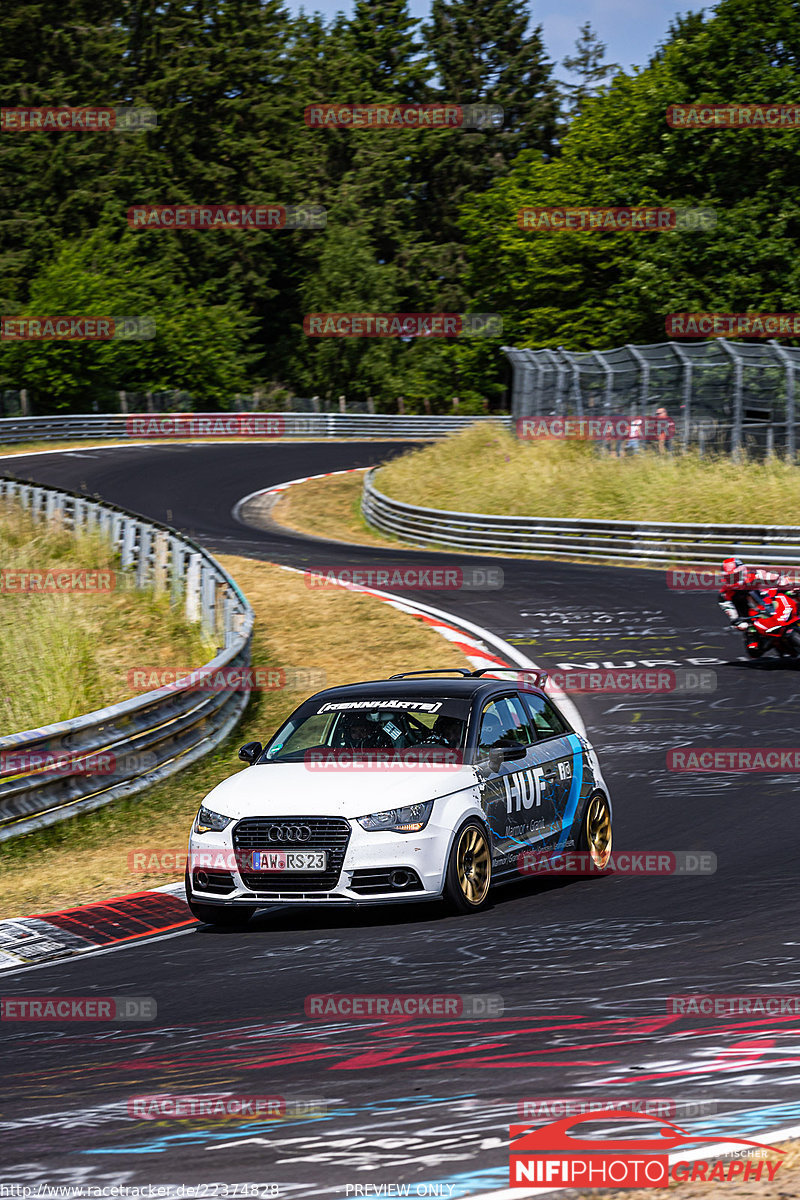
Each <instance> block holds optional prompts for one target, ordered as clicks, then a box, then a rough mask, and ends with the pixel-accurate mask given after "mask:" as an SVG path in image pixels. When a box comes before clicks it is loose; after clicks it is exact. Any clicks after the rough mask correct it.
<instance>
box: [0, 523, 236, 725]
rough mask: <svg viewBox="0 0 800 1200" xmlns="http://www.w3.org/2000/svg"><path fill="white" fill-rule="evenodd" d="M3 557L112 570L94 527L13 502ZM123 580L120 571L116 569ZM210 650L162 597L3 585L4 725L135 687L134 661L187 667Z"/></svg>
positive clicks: (118, 696) (95, 702)
mask: <svg viewBox="0 0 800 1200" xmlns="http://www.w3.org/2000/svg"><path fill="white" fill-rule="evenodd" d="M0 566H2V567H3V568H7V569H11V570H17V571H47V570H51V569H58V568H73V569H87V570H94V569H96V568H107V569H110V570H112V571H115V570H116V568H117V566H118V564H117V561H116V556H115V554H114V551H113V549H112V547H111V546H110V545H109V544H108V543H107V542H105V541H104V540H103V539H101V538H100V537H99V536H96V535H86V534H81V535H79V536H78V537H73V536H72V534H71V533H69V532H67V531H66V530H63V529H60V528H58V527H57V526H54V525H50V524H44V523H42V522H33V521H31V520H30V518H29V517H28V516H27V515H26V514H25V513H24V512H23V511H22V509H21V508H20V507H19V506H18V505H16V504H9V505H4V506H2V507H0ZM116 578H117V580H118V581H119V580H120V576H119V575H117V576H116ZM213 652H214V648H213V646H212V645H211V643H210V642H208V641H207V640H206V639H205V638H203V637H202V636H201V634H200V630H199V626H195V625H187V624H186V623H185V621H184V620H183V616H182V613H181V611H180V610H173V609H171V608H170V606H169V601H168V600H167V599H166V598H158V599H157V598H156V597H154V596H153V595H152V594H151V593H149V592H141V591H139V592H137V591H133V590H132V589H130V588H127V587H122V586H119V582H118V586H117V587H116V588H115V589H114V591H111V592H103V593H97V594H95V595H93V594H90V593H86V594H83V593H79V592H73V593H68V592H54V593H47V592H44V593H38V592H36V593H34V592H31V593H15V592H9V591H0V733H14V732H17V731H18V730H23V729H32V728H35V727H37V726H39V725H49V724H51V723H52V722H54V721H65V720H69V719H70V718H72V717H76V716H80V715H81V714H82V713H86V712H91V711H92V710H94V709H97V708H103V707H104V706H105V705H107V704H115V703H117V702H119V701H120V700H124V699H126V698H127V697H128V696H131V695H134V694H135V691H134V689H132V688H131V687H130V686H129V683H128V671H129V669H130V668H133V667H140V666H156V667H160V668H180V669H183V668H186V669H188V668H190V667H193V666H199V665H201V664H202V663H203V662H206V661H207V660H208V659H209V658H210V657H211V655H212V654H213Z"/></svg>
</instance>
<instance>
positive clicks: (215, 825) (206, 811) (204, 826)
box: [194, 808, 233, 833]
mask: <svg viewBox="0 0 800 1200" xmlns="http://www.w3.org/2000/svg"><path fill="white" fill-rule="evenodd" d="M232 820H233V817H223V815H222V813H216V812H212V811H211V809H210V808H201V809H200V811H199V813H198V814H197V816H196V817H195V822H194V828H195V833H221V832H222V830H223V829H224V828H225V827H226V825H230V823H231V821H232Z"/></svg>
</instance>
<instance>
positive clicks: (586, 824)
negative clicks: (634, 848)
mask: <svg viewBox="0 0 800 1200" xmlns="http://www.w3.org/2000/svg"><path fill="white" fill-rule="evenodd" d="M613 842H614V834H613V829H612V825H611V805H610V804H609V802H608V798H607V797H606V796H604V795H603V793H602V792H595V793H594V795H593V796H590V797H589V799H588V801H587V802H586V807H585V808H584V810H583V815H582V816H581V824H580V829H579V831H578V837H577V839H576V845H577V848H578V853H579V854H588V855H589V857H590V858H591V860H592V864H593V869H594V870H597V871H602V870H603V869H604V868H605V867H606V866H607V864H608V860H609V858H610V857H611V848H612V845H613Z"/></svg>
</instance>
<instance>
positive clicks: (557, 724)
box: [523, 692, 571, 741]
mask: <svg viewBox="0 0 800 1200" xmlns="http://www.w3.org/2000/svg"><path fill="white" fill-rule="evenodd" d="M523 699H524V701H525V707H526V708H527V709H528V711H529V712H530V714H531V721H532V723H533V728H534V730H535V731H536V737H537V739H538V740H539V741H542V740H543V739H544V738H550V737H558V736H560V735H561V734H563V733H570V732H571V730H570V727H569V725H567V723H566V721H565V720H564V719H563V717H562V716H561V714H560V713H559V712H557V711H556V709H555V708H553V705H552V704H551V703H550V701H549V700H547V699H545V697H544V696H537V695H536V694H535V693H533V692H531V693H530V694H528V693H526V694H525V696H524V697H523Z"/></svg>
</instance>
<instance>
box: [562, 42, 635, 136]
mask: <svg viewBox="0 0 800 1200" xmlns="http://www.w3.org/2000/svg"><path fill="white" fill-rule="evenodd" d="M605 57H606V45H605V42H601V41H600V37H599V35H598V34H597V33H596V32H595V30H594V29H592V25H591V22H590V21H585V22H584V24H583V25H581V29H580V34H579V35H578V37H577V39H576V41H575V53H574V54H568V55H567V56H566V57H565V58H564V59H563V60H562V63H561V65H562V66H563V67H565V68H566V70H567V71H569V72H571V73H572V74H573V75H577V77H578V82H577V83H562V84H561V92H562V95H563V96H564V98H565V101H566V105H567V109H568V111H569V113H570V115H571V116H580V114H581V112H582V111H583V109H584V108H585V106H586V101H587V100H589V99H590V98H591V97H593V96H596V95H598V93H599V90H600V88H601V87H602V85H603V84H604V83H606V81H607V80H608V77H609V75H612V74H613V73H614V72H615V71H618V70H619V69H620V68H619V66H618V65H617V63H607V62H606V61H605Z"/></svg>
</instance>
